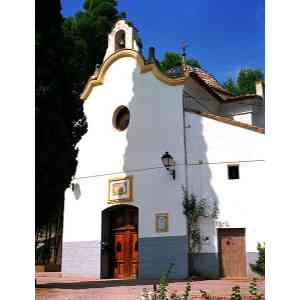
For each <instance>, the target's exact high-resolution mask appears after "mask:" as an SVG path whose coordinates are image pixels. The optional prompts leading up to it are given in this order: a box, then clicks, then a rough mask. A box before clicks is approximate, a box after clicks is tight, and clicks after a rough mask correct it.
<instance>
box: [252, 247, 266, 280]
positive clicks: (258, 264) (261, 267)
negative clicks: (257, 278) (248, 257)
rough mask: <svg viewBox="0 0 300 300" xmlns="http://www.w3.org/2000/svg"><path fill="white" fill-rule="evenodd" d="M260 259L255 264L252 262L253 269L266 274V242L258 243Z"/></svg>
mask: <svg viewBox="0 0 300 300" xmlns="http://www.w3.org/2000/svg"><path fill="white" fill-rule="evenodd" d="M257 251H258V259H257V261H256V263H255V264H251V265H250V267H251V270H252V271H253V272H255V273H257V274H259V275H261V276H265V243H263V244H261V243H258V244H257Z"/></svg>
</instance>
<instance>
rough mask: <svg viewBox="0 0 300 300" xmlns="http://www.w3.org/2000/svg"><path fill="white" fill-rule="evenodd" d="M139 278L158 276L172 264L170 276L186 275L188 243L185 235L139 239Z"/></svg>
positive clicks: (177, 277) (180, 276) (184, 276)
mask: <svg viewBox="0 0 300 300" xmlns="http://www.w3.org/2000/svg"><path fill="white" fill-rule="evenodd" d="M139 260H140V263H139V278H141V279H153V278H156V279H157V278H159V277H160V276H161V275H162V273H164V272H166V271H167V270H168V268H169V266H170V264H174V266H173V268H172V272H171V274H170V278H174V279H175V278H176V279H179V278H186V277H187V276H188V245H187V237H186V236H172V237H153V238H140V239H139Z"/></svg>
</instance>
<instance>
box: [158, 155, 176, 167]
mask: <svg viewBox="0 0 300 300" xmlns="http://www.w3.org/2000/svg"><path fill="white" fill-rule="evenodd" d="M161 161H162V163H163V165H164V167H165V168H166V169H167V170H169V168H170V167H171V166H173V165H174V160H173V157H172V156H171V155H170V154H169V152H166V153H165V154H164V155H163V156H162V157H161Z"/></svg>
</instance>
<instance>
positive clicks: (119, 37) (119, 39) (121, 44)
mask: <svg viewBox="0 0 300 300" xmlns="http://www.w3.org/2000/svg"><path fill="white" fill-rule="evenodd" d="M125 36H126V35H125V31H124V30H119V31H118V32H117V33H116V35H115V51H117V50H120V49H124V48H125V46H126V39H125Z"/></svg>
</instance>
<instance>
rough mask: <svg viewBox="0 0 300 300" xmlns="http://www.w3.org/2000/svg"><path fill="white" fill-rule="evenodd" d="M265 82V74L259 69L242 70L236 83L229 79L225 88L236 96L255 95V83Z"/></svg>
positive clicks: (225, 83)
mask: <svg viewBox="0 0 300 300" xmlns="http://www.w3.org/2000/svg"><path fill="white" fill-rule="evenodd" d="M257 80H262V81H264V73H263V72H262V71H261V70H258V69H241V70H240V72H239V75H238V78H237V81H236V82H235V81H234V80H233V79H232V78H229V79H228V80H227V81H225V82H224V87H225V88H226V89H227V90H228V91H229V92H231V93H232V94H234V95H244V94H255V92H256V89H255V82H256V81H257Z"/></svg>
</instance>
